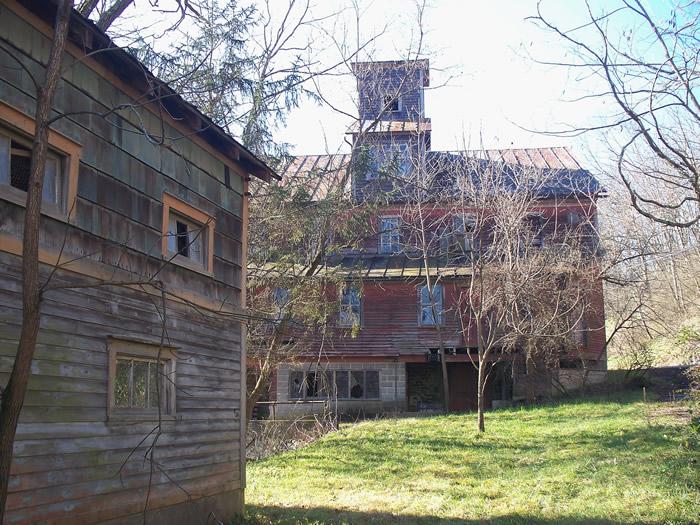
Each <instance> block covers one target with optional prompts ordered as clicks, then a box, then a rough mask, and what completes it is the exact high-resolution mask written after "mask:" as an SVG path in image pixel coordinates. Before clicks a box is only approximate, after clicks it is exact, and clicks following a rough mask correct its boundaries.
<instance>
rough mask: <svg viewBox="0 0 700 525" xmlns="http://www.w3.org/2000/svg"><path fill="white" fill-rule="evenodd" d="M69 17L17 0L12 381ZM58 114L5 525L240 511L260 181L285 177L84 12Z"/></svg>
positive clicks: (8, 279)
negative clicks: (253, 190) (48, 98)
mask: <svg viewBox="0 0 700 525" xmlns="http://www.w3.org/2000/svg"><path fill="white" fill-rule="evenodd" d="M54 15H55V7H54V6H53V4H52V3H51V2H43V1H23V2H21V3H20V2H16V1H14V0H0V41H1V45H0V386H4V385H5V384H6V382H7V379H8V375H9V372H10V370H11V368H12V364H13V358H14V355H15V352H16V349H17V341H18V337H19V333H20V323H21V307H22V299H21V270H22V253H21V246H22V229H23V217H24V202H25V195H26V194H25V191H26V188H27V173H28V161H29V151H30V146H31V138H32V135H33V132H34V122H33V116H34V113H35V106H36V89H35V86H34V85H33V83H32V80H31V76H33V77H34V78H42V73H43V70H44V67H45V64H46V62H47V59H48V55H49V50H50V45H51V41H52V32H53V18H54ZM53 111H54V116H55V117H56V119H55V122H54V123H53V124H52V130H51V132H50V134H49V146H50V155H49V160H48V163H47V168H46V183H45V188H44V202H43V205H42V218H41V244H40V262H41V275H42V280H43V282H44V283H45V284H44V294H43V303H42V310H41V328H40V331H39V339H38V344H37V349H36V354H35V358H34V361H33V363H32V375H31V378H30V381H29V387H28V393H27V396H26V402H25V405H24V408H23V410H22V413H21V418H20V424H19V427H18V432H17V437H16V442H15V447H14V456H13V462H12V476H11V480H10V493H9V496H8V501H7V509H8V510H7V512H6V517H5V523H7V524H20V523H54V524H87V523H143V514H142V513H143V512H144V509H146V508H147V511H148V523H182V524H185V523H187V524H190V523H205V522H206V521H207V519H208V518H207V516H209V515H211V516H216V517H217V518H219V519H222V520H225V519H229V518H231V517H232V516H233V515H234V514H236V513H237V512H239V511H240V510H241V509H242V505H243V488H244V485H245V462H244V459H245V454H244V441H243V432H244V420H243V418H242V416H243V415H244V414H245V410H244V407H243V404H244V402H245V401H244V400H245V396H244V395H243V393H244V392H245V374H241V370H242V369H244V367H245V353H244V349H243V348H244V345H243V340H242V324H241V320H242V319H243V316H242V314H243V312H244V309H245V286H244V280H245V267H246V264H245V258H246V257H245V254H246V228H247V202H246V192H247V184H248V182H247V181H248V180H249V177H250V176H256V177H260V178H262V179H265V180H269V179H270V177H274V176H275V175H274V174H273V173H272V172H271V171H270V169H269V168H268V167H267V166H266V165H265V164H264V163H262V162H261V161H260V160H258V159H257V158H256V157H255V156H254V155H252V154H251V153H250V152H249V151H248V150H246V149H245V148H244V147H243V146H242V145H241V144H239V143H238V142H236V140H234V139H233V138H232V137H230V136H229V135H227V134H226V133H225V132H224V131H223V130H222V129H221V128H219V127H218V126H216V125H215V124H214V123H213V122H211V121H210V120H209V119H208V118H207V117H206V116H205V115H203V114H201V113H200V112H199V111H198V110H197V109H195V108H194V107H193V106H191V105H189V104H187V103H186V102H185V101H184V100H183V99H182V98H180V97H179V96H178V95H177V94H176V93H174V92H173V91H172V90H171V89H170V88H169V87H168V86H167V85H165V84H164V83H162V82H160V81H159V80H158V79H156V78H154V77H153V76H152V75H150V74H149V73H148V72H147V71H146V70H145V68H144V67H143V66H142V65H141V64H140V63H139V62H138V61H137V60H135V59H134V58H133V57H132V56H131V55H129V54H128V53H126V52H125V51H123V50H122V49H120V48H118V47H116V46H115V45H114V44H113V43H112V42H111V41H110V40H109V38H108V37H107V36H106V35H105V34H104V33H103V32H102V31H100V30H99V29H98V28H97V27H96V26H95V25H94V24H93V23H91V22H90V21H88V20H86V19H84V18H83V17H81V16H80V15H79V14H78V13H77V12H74V13H73V14H72V19H71V24H70V30H69V42H68V45H67V49H66V53H65V57H64V65H63V74H62V79H61V81H60V84H59V86H58V90H57V92H56V96H55V100H54V103H53ZM149 447H153V448H152V449H151V448H149ZM150 452H153V454H152V456H151V455H150ZM144 456H147V457H148V458H149V459H150V458H152V459H153V461H145V460H144Z"/></svg>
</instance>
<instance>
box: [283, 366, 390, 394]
mask: <svg viewBox="0 0 700 525" xmlns="http://www.w3.org/2000/svg"><path fill="white" fill-rule="evenodd" d="M338 373H344V374H346V378H347V385H346V387H347V388H346V391H347V396H343V397H340V396H337V392H338V386H337V381H338V379H337V377H338ZM368 373H371V374H377V395H376V397H375V396H373V397H369V396H367V374H368ZM329 374H330V377H331V378H332V384H330V385H328V377H329ZM353 374H362V396H361V397H352V387H351V385H352V380H353ZM293 375H297V376H298V375H301V378H302V381H301V385H300V386H301V390H302V392H301V393H299V394H298V395H292V392H293V389H292V387H293V383H292V376H293ZM310 375H313V376H314V378H315V379H314V387H315V391H316V392H321V393H322V394H321V395H309V394H308V392H309V386H310V384H311V383H309V380H308V378H309V376H310ZM319 377H320V378H322V379H321V381H322V383H321V388H320V389H319V383H318V378H319ZM381 381H382V376H381V370H378V369H374V368H370V369H366V370H351V369H350V368H339V369H337V370H336V369H317V370H299V369H292V370H290V371H289V376H288V382H289V388H288V396H289V400H290V401H307V400H324V399H337V400H338V401H378V400H381V398H382V383H381ZM324 389H325V391H327V395H323V392H324Z"/></svg>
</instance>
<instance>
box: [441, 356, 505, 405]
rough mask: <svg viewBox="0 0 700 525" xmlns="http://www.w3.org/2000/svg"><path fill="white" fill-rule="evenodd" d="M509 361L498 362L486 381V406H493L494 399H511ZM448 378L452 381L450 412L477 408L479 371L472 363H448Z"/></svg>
mask: <svg viewBox="0 0 700 525" xmlns="http://www.w3.org/2000/svg"><path fill="white" fill-rule="evenodd" d="M509 372H510V367H509V366H507V363H497V364H496V365H494V367H493V369H492V370H491V372H490V373H489V379H488V381H487V382H486V392H485V400H484V408H486V409H489V408H491V405H492V401H493V400H494V399H511V396H512V384H513V382H512V379H511V376H510V373H509ZM447 378H448V379H449V382H450V412H467V411H471V410H476V409H477V395H476V393H477V382H478V379H479V372H478V371H477V369H476V367H475V366H474V365H473V364H471V363H448V364H447Z"/></svg>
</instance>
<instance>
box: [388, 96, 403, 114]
mask: <svg viewBox="0 0 700 525" xmlns="http://www.w3.org/2000/svg"><path fill="white" fill-rule="evenodd" d="M384 110H385V111H388V112H389V113H398V112H399V111H401V97H400V96H399V94H398V93H394V94H393V95H384Z"/></svg>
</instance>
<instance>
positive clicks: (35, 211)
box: [0, 0, 73, 523]
mask: <svg viewBox="0 0 700 525" xmlns="http://www.w3.org/2000/svg"><path fill="white" fill-rule="evenodd" d="M72 7H73V3H72V1H70V0H63V1H62V2H60V3H59V5H58V10H57V13H56V25H55V29H54V38H53V42H52V45H51V53H50V55H49V61H48V64H47V67H46V77H45V80H44V84H43V86H40V87H39V88H38V93H37V104H36V114H35V126H36V130H35V135H34V140H33V142H32V159H31V164H30V172H29V185H28V188H27V205H26V208H25V212H24V238H23V245H22V259H23V261H22V329H21V332H20V339H19V345H18V348H17V355H16V356H15V362H14V365H13V367H12V372H11V373H10V379H9V381H8V382H7V386H6V388H5V390H4V391H3V392H2V403H1V404H0V523H2V522H3V518H4V516H5V503H6V501H7V490H8V484H9V480H10V467H11V465H12V451H13V447H14V441H15V434H16V432H17V422H18V421H19V415H20V412H21V411H22V405H23V404H24V396H25V393H26V391H27V383H28V381H29V374H30V371H31V365H32V358H33V356H34V349H35V346H36V339H37V334H38V332H39V308H40V306H41V287H40V284H39V224H40V219H41V197H42V189H43V185H44V167H45V165H46V153H47V150H48V136H49V119H50V117H51V103H52V101H53V96H54V93H55V91H56V86H57V85H58V81H59V80H60V77H61V62H62V59H63V52H64V49H65V45H66V36H67V35H68V25H69V21H70V14H71V9H72Z"/></svg>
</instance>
